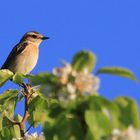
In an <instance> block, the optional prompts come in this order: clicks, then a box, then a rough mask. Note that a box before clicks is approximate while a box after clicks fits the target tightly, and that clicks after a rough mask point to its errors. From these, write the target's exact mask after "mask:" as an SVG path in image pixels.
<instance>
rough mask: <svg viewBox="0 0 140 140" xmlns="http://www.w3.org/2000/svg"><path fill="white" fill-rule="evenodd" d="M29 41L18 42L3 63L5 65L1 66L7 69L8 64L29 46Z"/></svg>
mask: <svg viewBox="0 0 140 140" xmlns="http://www.w3.org/2000/svg"><path fill="white" fill-rule="evenodd" d="M27 45H28V43H27V42H24V43H22V44H17V45H16V46H15V47H14V48H13V49H12V51H11V53H10V54H9V56H8V57H7V59H6V61H5V63H4V64H3V66H2V67H1V69H7V68H8V66H9V65H10V64H11V62H12V61H14V59H15V57H16V56H17V55H19V54H21V53H22V52H23V51H24V50H25V48H26V47H27Z"/></svg>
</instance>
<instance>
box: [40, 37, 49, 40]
mask: <svg viewBox="0 0 140 140" xmlns="http://www.w3.org/2000/svg"><path fill="white" fill-rule="evenodd" d="M41 39H42V40H48V39H50V38H49V37H47V36H43V37H42V38H41Z"/></svg>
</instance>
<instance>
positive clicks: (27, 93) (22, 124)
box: [19, 84, 31, 139]
mask: <svg viewBox="0 0 140 140" xmlns="http://www.w3.org/2000/svg"><path fill="white" fill-rule="evenodd" d="M23 88H24V95H25V96H24V98H25V104H24V105H25V107H24V116H23V119H22V121H21V122H20V123H19V127H20V134H21V137H23V139H25V131H24V128H25V123H26V121H27V119H28V117H29V113H28V103H29V99H30V91H31V86H30V85H28V84H27V85H25V84H23Z"/></svg>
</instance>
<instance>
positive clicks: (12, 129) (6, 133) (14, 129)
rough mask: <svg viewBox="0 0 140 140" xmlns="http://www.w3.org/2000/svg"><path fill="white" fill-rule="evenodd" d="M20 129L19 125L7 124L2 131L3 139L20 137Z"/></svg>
mask: <svg viewBox="0 0 140 140" xmlns="http://www.w3.org/2000/svg"><path fill="white" fill-rule="evenodd" d="M20 137H21V136H20V129H19V126H18V125H14V126H7V127H5V128H3V129H2V131H0V139H1V140H12V139H13V138H20Z"/></svg>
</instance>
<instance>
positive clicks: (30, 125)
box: [24, 123, 34, 134]
mask: <svg viewBox="0 0 140 140" xmlns="http://www.w3.org/2000/svg"><path fill="white" fill-rule="evenodd" d="M33 125H34V123H32V124H31V125H30V126H29V127H28V129H27V130H26V131H25V133H24V134H26V133H27V132H28V131H29V130H30V129H31V127H33Z"/></svg>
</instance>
